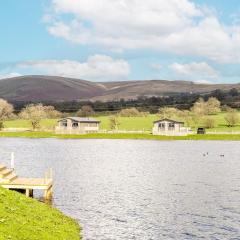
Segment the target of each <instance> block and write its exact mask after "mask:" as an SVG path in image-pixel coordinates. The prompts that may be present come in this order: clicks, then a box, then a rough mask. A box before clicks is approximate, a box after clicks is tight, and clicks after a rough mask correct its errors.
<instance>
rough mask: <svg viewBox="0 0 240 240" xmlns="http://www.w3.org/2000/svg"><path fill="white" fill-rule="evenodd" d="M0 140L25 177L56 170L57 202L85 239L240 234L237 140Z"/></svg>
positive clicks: (228, 236)
mask: <svg viewBox="0 0 240 240" xmlns="http://www.w3.org/2000/svg"><path fill="white" fill-rule="evenodd" d="M0 144H1V145H0V146H1V149H0V154H1V152H3V151H14V152H15V155H16V170H17V173H18V175H20V176H21V175H22V176H29V177H42V176H43V173H44V171H45V169H47V168H49V167H52V168H53V170H54V181H55V182H54V205H55V206H56V207H58V208H59V209H61V210H62V211H63V212H64V213H66V214H68V215H70V216H72V217H74V218H76V219H77V220H78V221H79V223H81V225H82V227H83V235H84V239H91V240H92V239H99V240H102V239H103V240H108V239H124V240H125V239H126V240H128V239H129V240H130V239H141V240H142V239H149V240H150V239H157V240H162V239H177V240H181V239H221V240H222V239H224V240H225V239H232V240H233V239H240V148H239V142H212V141H211V142H208V141H195V142H191V141H186V142H185V141H172V142H170V141H169V142H162V141H137V140H136V141H135V140H56V139H40V140H39V139H0ZM207 152H208V155H207ZM204 154H205V156H204ZM220 155H224V156H220ZM2 161H3V162H5V163H7V154H4V153H2Z"/></svg>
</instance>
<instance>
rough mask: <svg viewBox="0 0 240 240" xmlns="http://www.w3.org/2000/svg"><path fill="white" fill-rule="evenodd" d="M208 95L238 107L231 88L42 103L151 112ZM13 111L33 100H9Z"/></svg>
mask: <svg viewBox="0 0 240 240" xmlns="http://www.w3.org/2000/svg"><path fill="white" fill-rule="evenodd" d="M210 97H215V98H216V99H218V100H219V101H220V102H221V105H228V106H230V107H232V108H240V92H239V90H238V89H236V88H233V89H230V90H229V91H223V90H219V89H217V90H215V91H212V92H210V93H207V94H197V93H171V92H170V93H168V94H165V95H163V96H161V97H155V96H152V97H147V96H139V97H137V99H129V100H125V99H120V100H113V101H94V102H92V101H57V102H44V105H51V106H53V107H54V108H55V109H56V110H58V111H60V112H68V113H75V112H77V111H78V110H79V109H80V108H81V107H83V106H86V105H88V106H91V107H92V108H93V109H94V111H95V112H96V113H99V114H101V115H104V114H106V115H107V114H109V113H114V112H118V111H120V110H121V109H126V108H132V107H135V108H137V109H139V110H140V111H148V112H150V113H152V114H155V113H158V109H159V108H162V107H175V108H178V109H190V108H191V107H192V106H193V104H194V103H195V102H196V101H197V100H198V99H199V98H203V99H204V100H205V101H206V100H207V99H209V98H210ZM11 104H13V106H14V109H15V112H20V111H21V110H22V108H24V107H25V106H27V105H29V104H36V103H35V102H24V101H11Z"/></svg>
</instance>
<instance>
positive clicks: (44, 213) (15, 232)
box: [0, 187, 80, 240]
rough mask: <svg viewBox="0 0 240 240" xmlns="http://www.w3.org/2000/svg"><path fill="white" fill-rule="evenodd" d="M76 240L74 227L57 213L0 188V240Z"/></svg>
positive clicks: (77, 228)
mask: <svg viewBox="0 0 240 240" xmlns="http://www.w3.org/2000/svg"><path fill="white" fill-rule="evenodd" d="M7 239H9V240H10V239H11V240H40V239H46V240H68V239H71V240H79V239H80V229H79V226H78V224H77V223H76V222H75V221H74V220H72V219H71V218H69V217H66V216H64V215H63V214H62V213H61V212H60V211H58V210H56V209H53V208H51V207H50V206H48V205H46V204H43V203H40V202H38V201H36V200H34V199H30V198H26V197H25V196H24V195H22V194H20V193H16V192H12V191H9V190H5V189H3V188H1V187H0V240H7Z"/></svg>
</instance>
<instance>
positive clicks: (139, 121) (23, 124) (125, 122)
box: [4, 113, 240, 132]
mask: <svg viewBox="0 0 240 240" xmlns="http://www.w3.org/2000/svg"><path fill="white" fill-rule="evenodd" d="M208 117H209V118H213V119H214V120H215V122H216V127H215V128H213V129H208V131H217V132H221V131H223V132H231V131H240V123H239V124H238V125H237V126H235V127H228V126H227V123H226V121H225V119H224V117H225V113H219V114H217V115H212V116H208ZM96 118H97V119H99V120H100V121H101V129H106V130H109V128H110V126H109V125H110V124H109V117H108V116H101V117H96ZM157 119H158V116H157V115H148V116H146V117H119V122H120V125H119V130H144V131H151V129H152V126H153V121H155V120H157ZM56 124H57V119H44V120H42V121H41V126H42V127H43V129H49V130H53V129H54V127H55V126H56ZM4 125H5V127H6V128H31V125H30V123H29V121H26V120H22V119H18V120H11V121H5V122H4ZM197 126H203V121H199V123H198V124H197ZM197 126H196V125H195V124H194V123H191V127H192V128H193V129H195V128H196V127H197Z"/></svg>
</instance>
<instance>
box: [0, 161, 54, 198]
mask: <svg viewBox="0 0 240 240" xmlns="http://www.w3.org/2000/svg"><path fill="white" fill-rule="evenodd" d="M51 175H52V174H47V177H46V176H45V178H20V177H18V176H17V175H16V174H15V172H14V171H13V170H12V169H7V168H6V167H5V166H4V165H1V164H0V186H2V187H3V188H6V189H10V190H22V191H24V192H25V194H26V196H28V197H29V196H33V190H34V189H38V190H44V199H45V200H49V199H51V197H52V187H53V180H52V176H51ZM11 176H14V177H11Z"/></svg>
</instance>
